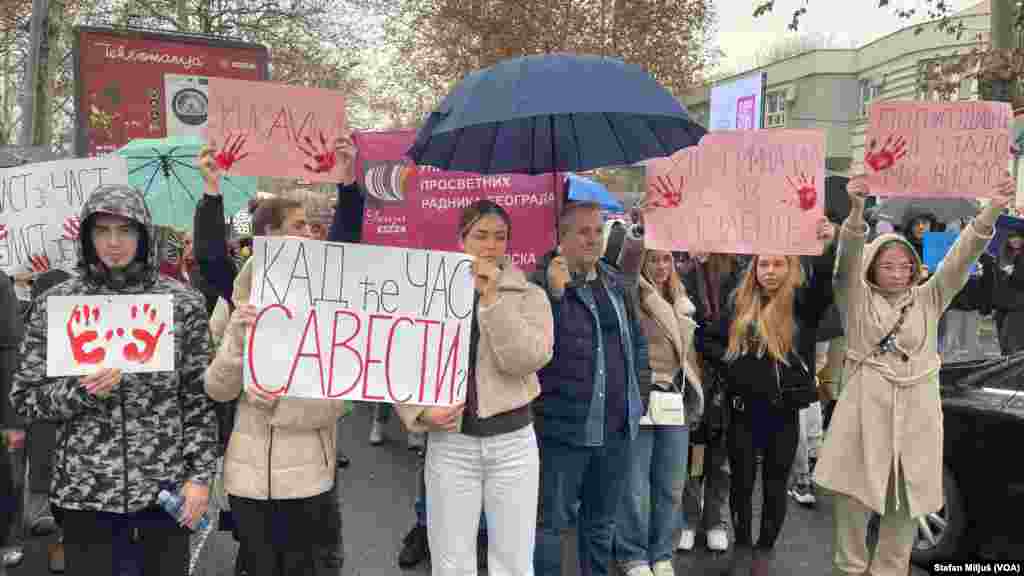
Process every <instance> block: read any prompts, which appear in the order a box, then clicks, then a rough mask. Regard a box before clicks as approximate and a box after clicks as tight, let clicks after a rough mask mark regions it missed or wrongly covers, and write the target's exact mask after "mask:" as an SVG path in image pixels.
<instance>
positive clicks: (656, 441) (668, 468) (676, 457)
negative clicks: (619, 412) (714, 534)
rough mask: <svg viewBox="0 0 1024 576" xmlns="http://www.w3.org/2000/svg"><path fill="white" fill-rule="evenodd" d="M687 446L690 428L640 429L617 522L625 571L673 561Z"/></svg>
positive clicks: (618, 560)
mask: <svg viewBox="0 0 1024 576" xmlns="http://www.w3.org/2000/svg"><path fill="white" fill-rule="evenodd" d="M689 443H690V431H689V429H688V428H687V427H686V426H641V427H640V433H639V434H638V435H637V437H636V440H634V441H633V447H632V448H631V449H630V452H629V459H628V466H627V468H628V469H629V472H628V475H627V478H626V486H625V488H624V489H623V491H622V501H621V503H620V504H619V513H618V516H617V520H616V523H615V561H616V563H617V564H618V565H619V566H621V567H622V568H623V570H629V569H630V568H633V567H635V566H653V565H654V563H655V562H660V561H662V560H672V552H673V550H674V548H675V546H674V542H673V541H672V537H673V533H674V532H675V529H676V528H677V527H678V525H679V521H680V519H681V517H682V516H681V515H682V507H683V488H684V486H685V485H686V476H687V469H688V468H687V465H686V464H687V462H686V460H687V457H688V456H689V454H688V448H689Z"/></svg>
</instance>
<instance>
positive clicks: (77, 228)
mask: <svg viewBox="0 0 1024 576" xmlns="http://www.w3.org/2000/svg"><path fill="white" fill-rule="evenodd" d="M81 230H82V221H81V220H79V219H78V216H69V217H67V218H65V219H64V239H65V240H78V234H79V233H80V232H81Z"/></svg>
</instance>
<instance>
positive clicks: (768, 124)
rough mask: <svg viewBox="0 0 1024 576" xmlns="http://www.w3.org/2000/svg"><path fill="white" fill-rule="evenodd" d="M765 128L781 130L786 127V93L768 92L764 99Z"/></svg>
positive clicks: (781, 91)
mask: <svg viewBox="0 0 1024 576" xmlns="http://www.w3.org/2000/svg"><path fill="white" fill-rule="evenodd" d="M764 114H765V116H764V126H765V128H782V127H784V126H785V125H786V91H785V90H776V91H774V92H768V93H767V94H765V97H764Z"/></svg>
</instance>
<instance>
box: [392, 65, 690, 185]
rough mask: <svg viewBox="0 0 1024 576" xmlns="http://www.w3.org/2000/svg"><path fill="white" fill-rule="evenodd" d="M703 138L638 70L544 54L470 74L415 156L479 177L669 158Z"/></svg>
mask: <svg viewBox="0 0 1024 576" xmlns="http://www.w3.org/2000/svg"><path fill="white" fill-rule="evenodd" d="M705 132H706V131H705V129H704V128H703V127H702V126H700V125H699V124H697V123H696V122H694V121H693V120H692V119H691V118H690V115H689V113H687V111H686V108H685V107H683V105H682V104H680V103H679V101H677V100H676V99H675V98H673V97H672V95H671V94H670V93H669V92H668V91H667V90H666V89H665V88H663V87H662V86H661V85H660V84H658V83H657V82H656V81H655V80H654V78H652V77H651V76H650V75H649V74H648V73H647V72H646V71H644V69H643V68H641V67H639V66H636V65H633V64H626V63H624V62H622V61H621V60H616V59H614V58H605V57H601V56H584V55H576V54H544V55H535V56H526V57H523V58H515V59H511V60H505V61H503V62H499V63H498V64H495V65H494V66H492V67H490V68H485V69H483V70H478V71H476V72H473V73H471V74H469V75H468V76H466V78H464V79H463V80H462V82H460V83H459V84H458V85H457V86H456V87H455V88H454V89H453V90H452V92H451V93H450V94H449V95H448V96H447V97H446V98H445V99H444V101H442V102H441V105H440V106H439V107H438V109H437V110H436V111H434V112H432V113H431V114H430V115H429V116H428V117H427V120H426V122H425V124H424V126H423V128H422V129H420V131H419V133H418V134H417V136H416V142H415V143H414V144H413V147H412V149H410V151H409V156H410V157H411V158H412V159H413V160H414V161H415V162H416V163H417V164H427V165H431V166H436V167H438V168H441V169H444V170H461V171H466V172H476V173H480V174H499V173H527V174H546V173H553V172H580V171H585V170H590V169H593V168H600V167H603V166H619V165H629V164H634V163H636V162H639V161H641V160H645V159H647V158H654V157H660V156H669V155H671V154H672V153H673V152H676V151H677V150H680V149H682V148H685V147H687V146H693V145H695V144H697V143H698V142H699V141H700V139H701V138H702V137H703V136H704V134H705Z"/></svg>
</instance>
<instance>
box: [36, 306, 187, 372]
mask: <svg viewBox="0 0 1024 576" xmlns="http://www.w3.org/2000/svg"><path fill="white" fill-rule="evenodd" d="M46 315H47V317H46V375H47V376H48V377H50V378H55V377H59V376H83V375H87V374H92V373H94V372H96V371H97V370H99V369H100V368H120V369H121V370H123V371H125V372H172V371H174V303H173V300H172V298H171V295H170V294H133V295H118V296H50V297H49V298H47V299H46Z"/></svg>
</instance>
